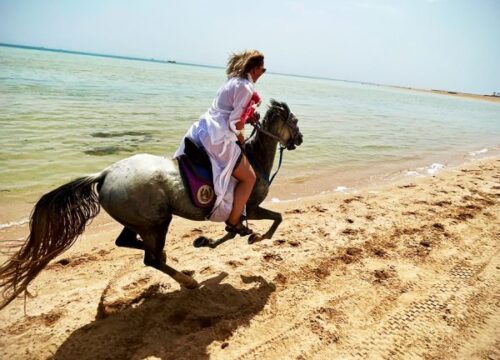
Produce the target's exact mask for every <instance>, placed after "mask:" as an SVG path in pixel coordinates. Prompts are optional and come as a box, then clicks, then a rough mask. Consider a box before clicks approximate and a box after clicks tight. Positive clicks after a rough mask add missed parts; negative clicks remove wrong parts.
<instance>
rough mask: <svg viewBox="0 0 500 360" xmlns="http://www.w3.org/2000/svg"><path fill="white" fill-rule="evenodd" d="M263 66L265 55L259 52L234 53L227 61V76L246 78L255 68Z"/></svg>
mask: <svg viewBox="0 0 500 360" xmlns="http://www.w3.org/2000/svg"><path fill="white" fill-rule="evenodd" d="M262 65H264V54H262V53H261V52H260V51H258V50H245V51H242V52H239V53H232V54H231V56H230V57H229V60H228V61H227V68H226V74H227V76H228V77H241V78H246V76H247V74H248V73H249V72H250V71H251V70H252V69H253V68H255V67H258V66H262Z"/></svg>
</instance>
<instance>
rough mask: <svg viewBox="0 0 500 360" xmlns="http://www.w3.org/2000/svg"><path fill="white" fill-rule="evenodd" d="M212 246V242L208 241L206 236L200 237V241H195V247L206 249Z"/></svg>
mask: <svg viewBox="0 0 500 360" xmlns="http://www.w3.org/2000/svg"><path fill="white" fill-rule="evenodd" d="M208 245H210V240H209V239H207V238H206V237H205V236H200V237H199V238H198V239H196V240H195V241H193V246H194V247H197V248H199V247H204V246H208Z"/></svg>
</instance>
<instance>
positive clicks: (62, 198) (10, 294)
mask: <svg viewBox="0 0 500 360" xmlns="http://www.w3.org/2000/svg"><path fill="white" fill-rule="evenodd" d="M104 177H105V172H104V171H103V172H102V173H99V174H94V175H90V176H85V177H81V178H78V179H76V180H74V181H72V182H70V183H67V184H65V185H62V186H60V187H59V188H57V189H55V190H52V191H51V192H49V193H47V194H45V195H43V196H42V197H41V198H40V200H38V202H37V203H36V205H35V207H34V208H33V211H32V213H31V216H30V234H29V236H28V238H27V240H26V242H25V243H24V245H23V246H22V247H21V248H20V249H19V250H18V251H17V253H15V254H14V255H13V256H12V257H11V258H10V259H9V260H7V261H6V262H5V263H4V264H2V265H1V266H0V287H2V290H1V291H2V299H0V309H2V308H4V307H5V306H7V305H8V304H9V303H10V302H11V301H12V300H14V299H15V298H16V297H17V296H18V295H19V294H20V293H21V292H23V291H25V290H26V289H27V287H28V284H29V283H30V282H31V281H32V280H33V279H34V278H35V277H36V276H37V275H38V274H39V273H40V271H42V270H43V268H44V267H45V266H46V265H47V264H48V263H49V261H50V260H52V259H54V258H55V257H56V256H57V255H59V254H61V253H62V252H64V251H65V250H67V249H69V248H70V247H71V245H73V244H74V242H75V240H76V239H77V238H78V236H79V235H80V234H82V233H83V231H84V230H85V226H86V225H87V224H88V223H89V221H90V220H91V219H92V218H94V217H95V216H96V215H97V214H98V213H99V210H100V204H99V195H98V194H97V192H96V190H95V189H94V187H95V186H94V185H95V184H99V185H98V186H100V184H102V180H103V179H104Z"/></svg>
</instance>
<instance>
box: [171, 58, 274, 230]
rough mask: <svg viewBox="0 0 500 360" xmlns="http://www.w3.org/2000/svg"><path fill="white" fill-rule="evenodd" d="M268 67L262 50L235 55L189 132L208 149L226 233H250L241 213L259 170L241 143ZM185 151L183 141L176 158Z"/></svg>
mask: <svg viewBox="0 0 500 360" xmlns="http://www.w3.org/2000/svg"><path fill="white" fill-rule="evenodd" d="M265 71H266V69H265V67H264V55H263V54H262V53H260V52H259V51H257V50H249V51H243V52H240V53H235V54H232V55H231V56H230V58H229V61H228V63H227V68H226V73H227V75H228V80H227V81H226V83H225V84H224V85H222V87H221V88H220V89H219V91H218V92H217V96H216V97H215V99H214V101H213V103H212V106H211V107H210V108H209V109H208V111H207V112H206V113H205V114H203V115H202V116H201V117H200V119H199V120H198V121H197V122H195V123H194V124H193V125H192V126H191V128H190V129H189V130H188V132H187V134H186V137H189V138H190V139H191V140H192V141H193V142H194V143H195V144H197V145H198V146H201V147H203V148H204V149H205V151H206V152H207V153H208V155H209V157H210V161H211V163H212V170H213V180H214V191H215V195H216V197H217V198H216V200H215V204H214V207H213V210H212V213H211V214H210V220H212V221H226V225H227V226H226V231H228V232H233V233H237V234H240V235H249V234H251V233H252V230H250V229H249V228H248V227H246V226H244V225H243V222H242V214H243V211H244V209H245V205H246V203H247V201H248V198H249V197H250V194H251V193H252V189H253V186H254V184H255V172H254V170H253V169H252V166H251V165H250V163H249V162H248V159H247V157H246V156H245V154H243V151H242V147H241V146H242V145H243V144H244V135H243V129H244V126H245V123H246V122H247V121H253V120H254V113H253V111H254V110H255V106H257V105H258V104H259V103H260V97H259V95H258V94H257V92H256V91H255V87H254V86H255V85H254V84H255V83H256V82H257V80H258V79H259V78H260V77H261V75H262V74H263V73H264V72H265ZM183 153H184V140H183V141H182V142H181V145H180V147H179V149H177V151H176V153H175V155H174V157H177V156H179V155H181V154H183ZM232 177H233V178H232ZM235 179H236V180H237V181H236V180H235Z"/></svg>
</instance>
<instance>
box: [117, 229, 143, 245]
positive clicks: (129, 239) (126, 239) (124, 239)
mask: <svg viewBox="0 0 500 360" xmlns="http://www.w3.org/2000/svg"><path fill="white" fill-rule="evenodd" d="M115 244H116V246H120V247H127V248H132V249H139V250H144V243H143V242H142V241H140V240H139V239H137V233H136V232H135V231H133V230H131V229H129V228H128V227H126V226H125V227H124V228H123V230H122V232H121V233H120V235H118V237H117V238H116V240H115Z"/></svg>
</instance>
